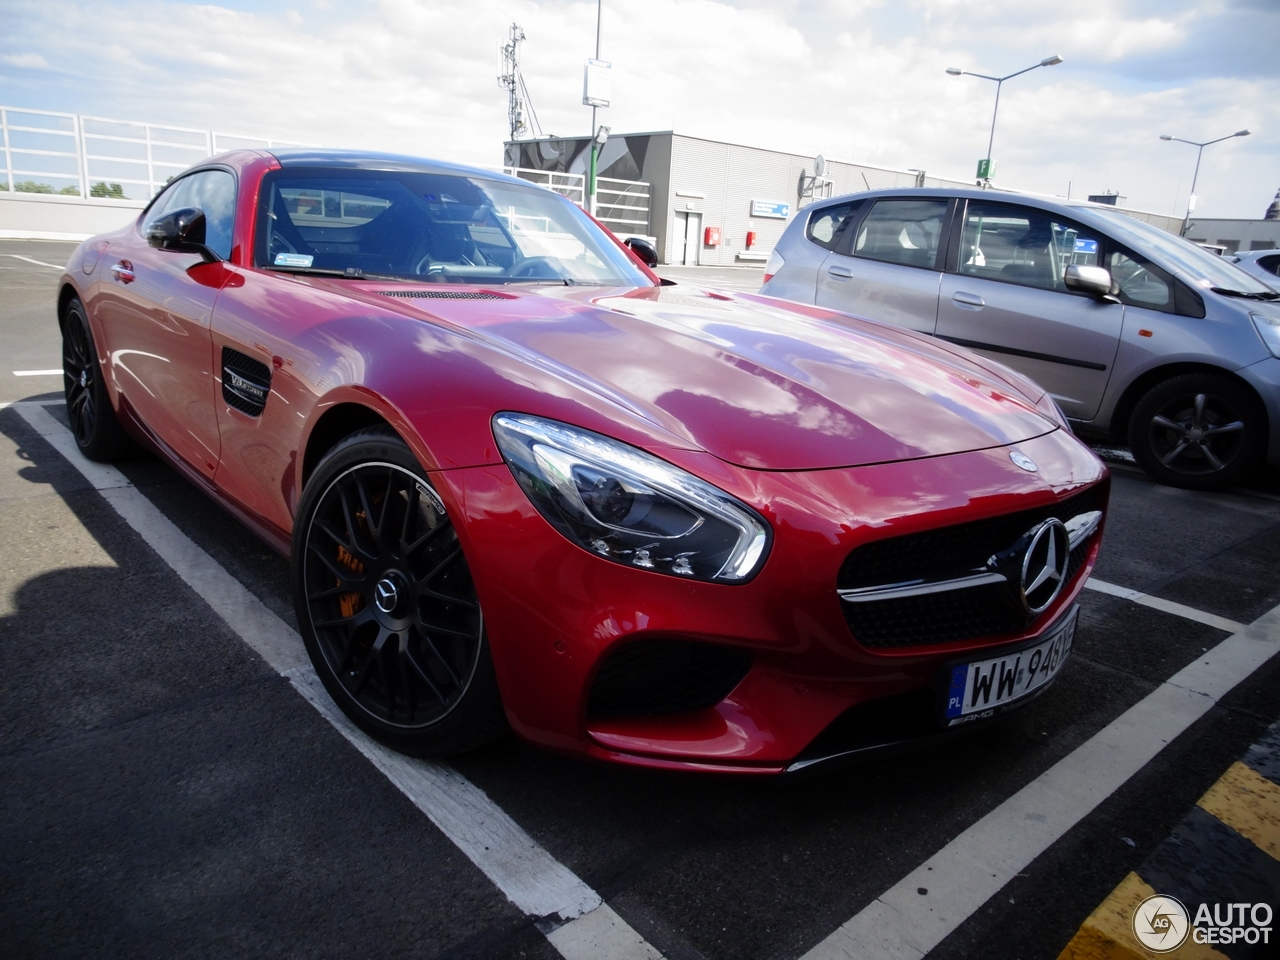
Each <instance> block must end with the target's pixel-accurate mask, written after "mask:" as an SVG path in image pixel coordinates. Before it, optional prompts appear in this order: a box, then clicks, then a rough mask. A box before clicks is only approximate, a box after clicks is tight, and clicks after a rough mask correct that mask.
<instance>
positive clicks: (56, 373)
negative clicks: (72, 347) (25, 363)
mask: <svg viewBox="0 0 1280 960" xmlns="http://www.w3.org/2000/svg"><path fill="white" fill-rule="evenodd" d="M13 375H14V376H15V377H60V376H62V370H61V369H58V370H15V371H13Z"/></svg>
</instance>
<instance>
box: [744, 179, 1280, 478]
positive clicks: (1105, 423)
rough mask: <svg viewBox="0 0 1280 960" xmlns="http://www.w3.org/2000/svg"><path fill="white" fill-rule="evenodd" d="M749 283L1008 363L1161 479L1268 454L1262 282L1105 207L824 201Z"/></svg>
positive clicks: (1272, 409) (1271, 335) (1210, 472)
mask: <svg viewBox="0 0 1280 960" xmlns="http://www.w3.org/2000/svg"><path fill="white" fill-rule="evenodd" d="M761 292H762V293H765V294H768V295H770V296H774V297H782V298H785V299H788V300H794V301H798V302H800V303H808V304H816V305H817V306H820V307H824V308H827V309H833V310H840V311H844V312H845V313H846V314H851V315H853V316H856V317H868V318H871V319H875V320H881V321H886V322H888V323H893V324H897V325H899V326H903V327H907V328H909V329H911V330H916V331H918V332H920V333H926V334H929V335H931V336H934V337H937V338H938V339H940V340H946V341H948V342H950V343H955V344H959V345H961V346H965V347H968V348H970V349H972V350H976V351H977V352H979V353H981V354H983V355H984V356H987V357H991V358H994V359H998V360H1000V361H1001V362H1003V363H1007V364H1009V365H1010V366H1011V367H1013V368H1015V369H1016V370H1018V371H1020V372H1021V373H1023V374H1025V375H1026V376H1028V377H1030V378H1032V379H1033V380H1034V381H1036V382H1038V383H1040V384H1043V385H1044V386H1045V387H1046V388H1047V389H1048V391H1049V393H1050V395H1051V396H1052V397H1053V399H1054V401H1055V402H1056V403H1057V404H1058V405H1059V406H1060V407H1061V408H1062V410H1063V412H1064V413H1065V414H1066V416H1067V417H1068V418H1069V419H1070V420H1071V422H1072V424H1073V425H1074V427H1075V428H1076V429H1077V430H1078V431H1079V432H1081V433H1083V434H1092V435H1098V436H1115V437H1121V438H1124V439H1125V440H1127V442H1128V443H1129V445H1130V447H1131V449H1132V450H1133V455H1134V457H1135V458H1136V459H1137V461H1138V463H1139V464H1141V465H1142V466H1143V467H1144V468H1145V469H1146V470H1147V471H1148V472H1149V473H1151V474H1152V475H1153V476H1154V477H1156V478H1158V479H1160V480H1162V481H1163V482H1165V483H1169V484H1174V485H1177V486H1184V487H1197V488H1208V487H1219V486H1224V485H1228V484H1232V483H1235V482H1237V481H1238V480H1239V479H1240V478H1241V477H1242V476H1244V475H1245V474H1246V473H1248V472H1249V471H1250V470H1251V469H1253V468H1254V467H1255V466H1256V465H1257V464H1258V463H1260V462H1261V461H1263V460H1264V459H1265V460H1267V461H1268V462H1269V463H1272V464H1280V304H1277V303H1276V300H1277V297H1278V295H1277V293H1276V292H1275V291H1274V290H1272V289H1271V288H1270V287H1268V286H1266V285H1265V284H1263V283H1262V282H1260V281H1259V280H1257V279H1255V278H1254V277H1251V276H1249V275H1248V274H1247V273H1245V272H1244V271H1242V270H1240V269H1239V268H1238V267H1236V266H1235V265H1233V264H1231V263H1229V262H1227V261H1226V260H1224V259H1223V258H1221V257H1216V256H1214V255H1213V254H1211V253H1207V252H1206V251H1204V250H1201V249H1200V248H1198V247H1196V246H1195V245H1194V244H1191V243H1189V242H1187V241H1185V240H1181V239H1179V238H1178V237H1175V236H1172V235H1170V234H1168V233H1166V232H1165V231H1163V230H1160V229H1158V228H1156V227H1153V226H1151V225H1149V224H1147V223H1144V222H1142V221H1139V220H1136V219H1134V218H1133V217H1130V216H1128V215H1126V214H1125V213H1123V212H1121V211H1118V210H1115V209H1114V208H1111V207H1106V206H1102V205H1099V204H1086V203H1064V202H1057V201H1050V200H1041V199H1036V198H1032V197H1027V196H1021V195H1014V194H1009V193H1001V192H996V191H990V190H978V189H968V190H963V189H962V190H942V189H910V190H880V191H873V192H868V193H861V194H854V195H851V196H845V197H837V198H835V199H833V200H826V201H823V202H821V203H815V204H813V205H812V206H810V207H807V208H805V209H804V210H803V211H802V212H801V214H800V215H799V216H797V217H796V218H795V220H793V221H792V223H790V224H789V225H788V226H787V229H786V230H785V231H784V233H783V236H782V238H781V239H780V240H779V242H778V245H777V247H776V249H775V250H774V252H773V256H772V258H771V260H770V261H769V263H768V264H767V265H766V267H765V283H764V286H763V287H762V288H761Z"/></svg>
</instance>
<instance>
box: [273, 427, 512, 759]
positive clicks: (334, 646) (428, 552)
mask: <svg viewBox="0 0 1280 960" xmlns="http://www.w3.org/2000/svg"><path fill="white" fill-rule="evenodd" d="M292 571H293V587H294V606H295V608H296V611H297V616H298V625H299V627H300V628H301V631H302V638H303V640H304V642H305V643H306V646H307V652H308V654H310V657H311V662H312V664H313V665H314V666H315V669H316V673H317V674H318V675H319V676H320V679H321V681H323V683H324V685H325V688H326V689H327V690H328V691H329V694H330V696H332V697H333V699H334V701H335V702H336V703H337V704H338V706H339V707H340V708H341V709H342V711H343V713H345V714H346V715H347V716H348V717H350V718H351V720H352V721H353V722H354V723H355V724H356V725H357V726H359V727H360V728H361V729H362V730H364V731H365V732H366V733H368V734H369V735H370V736H372V737H373V738H374V739H376V740H379V741H381V742H382V743H384V744H386V745H387V746H389V747H391V748H393V749H395V750H399V751H400V752H402V753H408V754H412V755H414V756H448V755H450V754H455V753H460V752H462V751H464V750H469V749H471V748H473V747H476V746H479V745H480V744H482V743H485V742H487V741H489V740H492V739H494V738H496V737H498V736H500V735H501V734H502V733H503V732H505V730H506V729H507V727H506V720H505V716H504V714H503V711H502V702H501V699H500V697H499V695H498V685H497V679H496V677H495V676H494V671H493V660H492V658H491V657H490V655H489V644H488V637H487V635H486V633H485V629H484V618H483V615H482V613H481V610H480V602H479V599H478V598H477V596H476V591H475V585H474V584H473V583H472V580H471V573H470V569H469V568H468V566H467V560H466V557H465V556H464V555H463V553H462V546H461V544H460V543H459V541H458V535H457V532H456V531H455V530H454V528H453V524H452V521H451V520H450V518H449V516H448V514H447V513H446V511H445V507H444V504H443V502H442V501H441V500H440V497H439V496H438V495H437V494H436V492H435V490H434V489H432V487H431V484H430V482H429V480H428V479H427V476H426V472H425V471H424V470H423V469H422V467H421V465H420V464H419V463H418V461H417V459H416V458H415V457H414V455H413V453H412V451H410V449H409V447H408V446H407V445H406V444H405V442H404V441H403V440H401V439H400V437H399V436H397V435H396V434H395V433H394V431H392V430H391V429H390V428H386V427H382V428H371V429H367V430H361V431H360V432H358V433H355V434H352V435H351V436H349V437H347V438H346V439H345V440H343V441H342V442H340V443H339V444H338V445H337V446H336V447H334V448H333V450H331V451H330V452H329V453H328V454H327V455H326V456H325V458H324V459H323V460H322V461H321V462H320V464H319V465H318V466H317V467H316V469H315V472H314V474H313V475H312V477H311V478H310V480H309V481H308V482H307V486H306V489H305V490H304V491H303V495H302V500H301V503H300V504H299V506H298V516H297V522H296V524H295V527H294V535H293V565H292Z"/></svg>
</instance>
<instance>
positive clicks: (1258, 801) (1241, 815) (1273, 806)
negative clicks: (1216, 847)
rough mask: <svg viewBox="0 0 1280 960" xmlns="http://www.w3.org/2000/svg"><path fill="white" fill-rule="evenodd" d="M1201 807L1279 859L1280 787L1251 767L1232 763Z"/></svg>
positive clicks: (1202, 798) (1201, 800)
mask: <svg viewBox="0 0 1280 960" xmlns="http://www.w3.org/2000/svg"><path fill="white" fill-rule="evenodd" d="M1200 806H1201V807H1203V808H1204V809H1205V810H1207V811H1208V812H1209V813H1211V814H1213V815H1214V816H1215V817H1217V818H1218V819H1219V820H1221V821H1222V822H1223V823H1225V824H1226V825H1227V826H1228V827H1231V829H1233V830H1235V831H1236V832H1237V833H1239V834H1241V835H1242V836H1245V837H1247V838H1248V839H1249V840H1251V841H1253V843H1254V844H1255V845H1257V846H1259V847H1261V848H1262V849H1263V850H1265V851H1266V852H1267V853H1269V854H1271V856H1273V857H1275V858H1276V859H1277V860H1280V787H1278V786H1276V785H1275V784H1274V783H1272V782H1271V781H1270V780H1268V779H1267V778H1266V777H1264V776H1262V774H1260V773H1258V772H1257V771H1256V770H1254V769H1253V768H1252V767H1247V766H1245V765H1244V764H1243V763H1239V762H1237V763H1233V764H1232V765H1231V767H1230V769H1228V770H1227V772H1226V773H1224V774H1223V775H1222V777H1221V779H1219V780H1218V782H1217V783H1215V784H1214V785H1213V786H1212V787H1210V788H1209V792H1208V793H1206V794H1205V795H1204V796H1203V797H1201V798H1200Z"/></svg>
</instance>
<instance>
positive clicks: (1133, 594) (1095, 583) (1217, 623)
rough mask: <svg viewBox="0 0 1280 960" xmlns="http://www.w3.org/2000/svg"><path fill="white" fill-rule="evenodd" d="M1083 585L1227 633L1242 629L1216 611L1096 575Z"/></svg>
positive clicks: (1242, 626) (1241, 624)
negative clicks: (1212, 611) (1202, 608)
mask: <svg viewBox="0 0 1280 960" xmlns="http://www.w3.org/2000/svg"><path fill="white" fill-rule="evenodd" d="M1084 585H1085V586H1086V587H1087V588H1088V589H1090V590H1096V591H1098V593H1105V594H1109V595H1110V596H1113V597H1121V598H1123V599H1125V600H1132V601H1133V602H1134V603H1140V604H1142V605H1143V606H1144V607H1150V608H1151V609H1152V610H1160V611H1162V612H1164V613H1172V614H1173V615H1174V616H1177V617H1182V618H1183V619H1185V620H1194V621H1195V622H1196V623H1203V624H1205V625H1207V626H1210V627H1217V628H1218V629H1219V630H1225V631H1227V633H1239V632H1240V631H1241V630H1243V629H1244V624H1243V623H1236V621H1234V620H1228V619H1227V618H1226V617H1220V616H1218V615H1217V614H1216V613H1205V612H1204V611H1203V610H1197V609H1195V608H1194V607H1188V606H1185V605H1184V604H1181V603H1175V602H1174V601H1172V600H1162V599H1160V598H1159V597H1153V596H1151V595H1150V594H1146V593H1142V592H1141V591H1138V590H1130V589H1129V588H1128V587H1121V586H1118V585H1116V584H1114V583H1107V582H1106V581H1105V580H1099V579H1098V578H1097V577H1090V578H1089V579H1088V580H1086V581H1085V584H1084Z"/></svg>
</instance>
